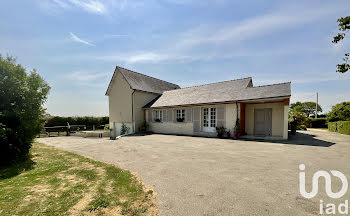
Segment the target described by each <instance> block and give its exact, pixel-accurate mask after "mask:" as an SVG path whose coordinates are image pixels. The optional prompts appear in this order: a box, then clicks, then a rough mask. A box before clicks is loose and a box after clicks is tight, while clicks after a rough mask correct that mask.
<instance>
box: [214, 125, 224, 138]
mask: <svg viewBox="0 0 350 216" xmlns="http://www.w3.org/2000/svg"><path fill="white" fill-rule="evenodd" d="M215 129H216V134H217V136H218V137H223V136H224V134H226V128H225V127H224V126H220V127H216V128H215Z"/></svg>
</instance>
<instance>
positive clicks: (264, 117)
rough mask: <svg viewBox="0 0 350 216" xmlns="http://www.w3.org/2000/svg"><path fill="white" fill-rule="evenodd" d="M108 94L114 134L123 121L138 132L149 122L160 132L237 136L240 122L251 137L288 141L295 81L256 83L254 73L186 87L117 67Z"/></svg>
mask: <svg viewBox="0 0 350 216" xmlns="http://www.w3.org/2000/svg"><path fill="white" fill-rule="evenodd" d="M106 95H107V96H108V97H109V117H110V127H111V129H112V136H118V135H120V131H121V125H122V124H123V123H124V124H125V125H127V126H128V127H129V128H130V131H129V133H134V132H138V131H139V128H140V126H141V123H142V121H144V120H145V121H147V122H148V123H149V125H150V130H151V131H152V132H154V133H163V134H179V135H196V136H216V127H224V128H225V129H226V130H229V131H230V133H231V136H232V134H233V131H234V128H235V126H236V124H237V122H238V123H239V126H240V127H239V130H240V134H242V135H246V136H248V137H253V138H254V137H260V138H273V139H288V109H289V99H290V96H291V83H290V82H287V83H278V84H273V85H265V86H253V81H252V78H251V77H248V78H243V79H236V80H229V81H224V82H217V83H212V84H206V85H200V86H193V87H188V88H180V87H179V86H178V85H176V84H172V83H169V82H165V81H162V80H159V79H156V78H153V77H149V76H146V75H143V74H140V73H136V72H133V71H130V70H127V69H124V68H121V67H116V69H115V72H114V74H113V77H112V79H111V82H110V84H109V87H108V90H107V92H106Z"/></svg>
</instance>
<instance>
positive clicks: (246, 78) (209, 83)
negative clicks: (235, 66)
mask: <svg viewBox="0 0 350 216" xmlns="http://www.w3.org/2000/svg"><path fill="white" fill-rule="evenodd" d="M243 79H252V77H245V78H239V79H233V80H224V81H219V82H214V83H206V84H202V85H196V86H189V87H185V88H179V89H172V90H167V91H164V92H168V91H174V90H180V89H188V88H195V87H201V86H207V85H214V84H218V83H224V82H232V81H238V80H243Z"/></svg>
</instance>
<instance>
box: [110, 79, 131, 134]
mask: <svg viewBox="0 0 350 216" xmlns="http://www.w3.org/2000/svg"><path fill="white" fill-rule="evenodd" d="M132 91H133V90H132V89H131V88H130V86H129V84H128V83H127V81H126V80H125V78H124V77H123V75H122V74H120V73H117V74H116V75H115V78H114V79H113V83H112V84H111V89H110V91H109V96H108V100H109V125H110V127H111V128H112V129H113V133H114V134H112V135H114V136H117V135H119V134H120V131H119V129H118V127H120V125H121V123H123V122H124V123H126V124H127V125H128V127H130V126H131V122H132V118H131V114H132V113H131V110H132V109H131V102H132V98H131V94H132Z"/></svg>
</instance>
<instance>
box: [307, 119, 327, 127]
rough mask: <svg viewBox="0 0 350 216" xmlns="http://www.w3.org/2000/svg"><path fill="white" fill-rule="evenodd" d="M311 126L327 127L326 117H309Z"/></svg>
mask: <svg viewBox="0 0 350 216" xmlns="http://www.w3.org/2000/svg"><path fill="white" fill-rule="evenodd" d="M310 121H311V122H310V127H311V128H327V119H326V118H317V119H315V118H311V119H310Z"/></svg>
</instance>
